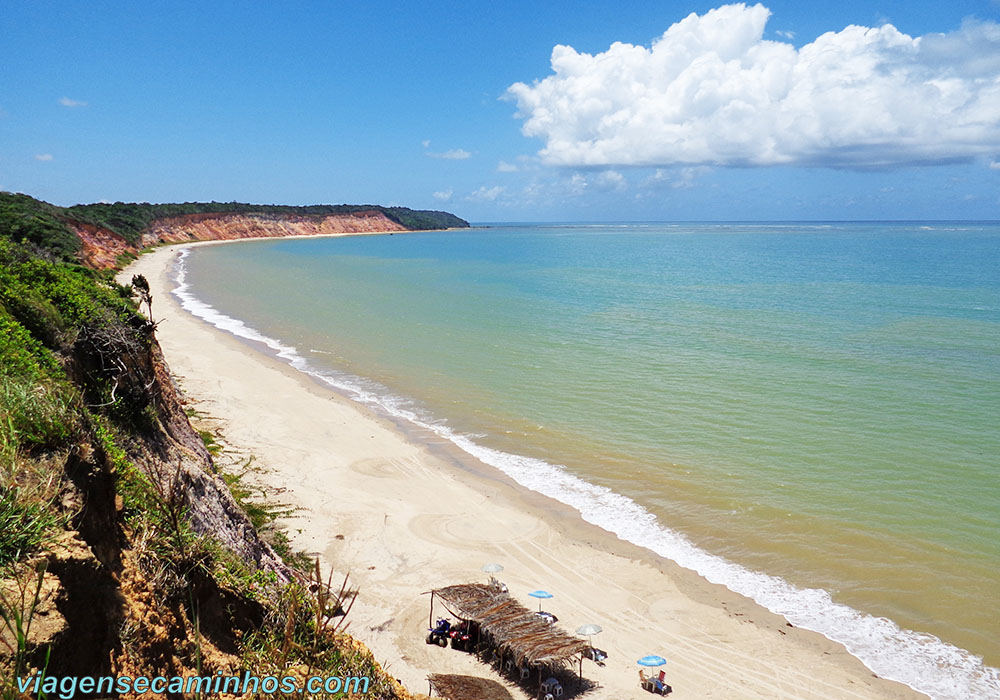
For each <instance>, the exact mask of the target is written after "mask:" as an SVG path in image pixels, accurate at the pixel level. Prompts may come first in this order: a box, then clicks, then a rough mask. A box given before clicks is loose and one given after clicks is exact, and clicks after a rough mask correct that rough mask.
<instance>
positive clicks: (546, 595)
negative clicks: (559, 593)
mask: <svg viewBox="0 0 1000 700" xmlns="http://www.w3.org/2000/svg"><path fill="white" fill-rule="evenodd" d="M528 595H530V596H531V597H532V598H538V610H539V611H541V609H542V599H543V598H551V597H552V594H551V593H549V592H548V591H532V592H531V593H529V594H528ZM664 663H666V662H664Z"/></svg>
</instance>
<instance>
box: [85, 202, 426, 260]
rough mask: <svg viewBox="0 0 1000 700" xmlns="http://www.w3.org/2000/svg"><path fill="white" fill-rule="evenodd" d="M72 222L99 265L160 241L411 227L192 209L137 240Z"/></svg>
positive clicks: (370, 218) (88, 256) (363, 218)
mask: <svg viewBox="0 0 1000 700" xmlns="http://www.w3.org/2000/svg"><path fill="white" fill-rule="evenodd" d="M70 227H71V228H72V229H73V231H74V232H75V233H76V235H77V236H78V237H79V238H80V241H81V243H82V244H83V247H82V249H81V252H80V256H81V258H82V261H83V263H84V264H85V265H87V266H89V267H94V268H98V269H107V268H110V267H114V265H115V261H116V260H117V259H118V257H119V256H120V255H122V254H123V253H137V252H139V251H140V250H141V249H142V248H145V247H147V246H151V245H157V244H160V243H183V242H188V241H230V240H237V239H241V238H278V237H285V236H315V235H328V234H337V233H382V232H390V231H406V230H407V229H406V228H405V227H404V226H402V225H400V224H398V223H396V222H395V221H393V220H391V219H389V218H388V217H387V216H385V215H384V214H383V213H381V212H378V211H362V212H357V213H354V214H334V215H330V216H295V215H283V216H274V215H269V214H188V215H185V216H175V217H170V218H166V219H158V220H157V221H155V222H154V223H153V225H152V226H150V228H149V229H148V230H146V231H145V232H144V233H143V234H142V239H141V241H140V242H139V244H138V245H135V244H131V243H129V242H128V241H126V240H125V239H124V238H122V237H121V236H119V235H118V234H116V233H113V232H111V231H108V230H107V229H104V228H101V227H99V226H94V225H92V224H83V223H75V222H73V223H70Z"/></svg>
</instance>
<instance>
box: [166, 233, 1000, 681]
mask: <svg viewBox="0 0 1000 700" xmlns="http://www.w3.org/2000/svg"><path fill="white" fill-rule="evenodd" d="M189 254H190V250H189V249H184V250H182V251H181V252H180V254H179V255H178V257H177V263H176V266H175V268H174V275H175V279H176V286H175V287H174V289H173V293H174V295H175V296H176V297H177V299H178V300H179V301H180V304H181V306H182V307H183V308H184V309H185V310H187V311H189V312H190V313H191V314H193V315H194V316H197V317H198V318H201V319H202V320H204V321H206V322H208V323H210V324H211V325H213V326H215V327H216V328H219V329H221V330H224V331H227V332H229V333H232V334H233V335H235V336H237V337H240V338H243V339H245V340H249V341H252V342H254V343H260V344H261V345H263V346H265V347H267V348H268V349H269V350H271V351H272V352H273V353H274V354H276V355H277V356H278V357H280V358H282V359H283V360H285V361H287V362H288V363H289V365H291V366H292V367H293V368H294V369H296V370H299V371H301V372H303V373H305V374H307V375H309V376H311V377H314V378H316V379H318V380H320V381H322V382H323V383H325V384H327V385H328V386H330V387H332V388H333V389H335V390H337V391H338V392H340V393H343V394H346V395H347V396H348V397H349V398H351V399H353V400H355V401H358V402H360V403H363V404H366V405H368V406H371V407H374V408H376V409H378V410H380V411H382V412H384V413H386V414H388V415H390V416H393V417H395V418H397V419H402V420H405V421H407V422H409V423H411V424H413V425H416V426H418V427H420V428H423V429H425V430H428V431H430V432H432V433H433V434H435V435H437V436H438V437H440V438H442V439H445V440H448V441H449V442H451V443H452V444H454V445H456V446H457V447H458V448H460V449H461V450H463V451H464V452H466V453H467V454H469V455H471V456H473V457H475V458H476V459H478V460H480V461H481V462H483V463H485V464H487V465H489V466H491V467H494V468H496V469H499V470H500V471H502V472H503V473H504V474H506V475H508V476H510V477H511V478H512V479H514V480H515V481H516V482H517V483H518V484H520V485H521V486H524V487H525V488H528V489H531V490H533V491H536V492H538V493H541V494H543V495H545V496H548V497H549V498H553V499H555V500H557V501H560V502H562V503H564V504H566V505H569V506H571V507H572V508H574V509H576V510H577V511H578V512H579V513H580V515H581V516H582V517H583V519H584V520H586V521H587V522H589V523H591V524H593V525H596V526H598V527H600V528H602V529H604V530H606V531H608V532H610V533H612V534H614V535H617V536H618V537H619V538H621V539H622V540H625V541H627V542H631V543H633V544H636V545H639V546H640V547H644V548H646V549H649V550H650V551H652V552H655V553H656V554H658V555H660V556H663V557H666V558H667V559H670V560H672V561H674V562H676V563H677V564H679V565H680V566H683V567H685V568H687V569H691V570H692V571H695V572H697V573H698V574H700V575H701V576H703V577H704V578H705V579H707V580H708V581H711V582H712V583H717V584H721V585H723V586H725V587H726V588H728V589H729V590H731V591H733V592H735V593H739V594H740V595H743V596H746V597H748V598H751V599H752V600H754V601H756V602H757V603H758V604H760V605H762V606H764V607H765V608H767V609H768V610H770V611H771V612H774V613H777V614H779V615H782V616H783V617H784V618H785V619H787V620H788V621H789V622H791V623H792V624H793V625H795V626H797V627H801V628H804V629H808V630H812V631H814V632H818V633H820V634H822V635H823V636H825V637H827V638H828V639H831V640H833V641H835V642H838V643H840V644H842V645H844V647H845V648H846V649H847V651H848V652H850V653H851V654H852V655H854V656H855V657H857V658H858V659H859V660H860V661H861V662H862V663H864V665H865V666H867V667H868V668H869V669H871V671H872V672H873V673H875V674H876V675H878V676H881V677H882V678H887V679H890V680H894V681H898V682H900V683H904V684H906V685H908V686H910V687H911V688H913V689H914V690H917V691H919V692H922V693H926V694H927V695H929V696H930V697H931V698H932V699H933V700H1000V669H997V668H993V667H990V666H986V665H985V664H984V663H983V660H982V658H981V657H979V656H976V655H974V654H972V653H970V652H968V651H966V650H964V649H961V648H959V647H956V646H954V645H951V644H948V643H946V642H944V641H942V640H940V639H938V638H937V637H935V636H934V635H931V634H926V633H923V632H916V631H913V630H908V629H903V628H901V627H899V625H897V624H896V623H895V622H893V621H892V620H889V619H887V618H885V617H876V616H874V615H869V614H867V613H863V612H860V611H858V610H855V609H854V608H851V607H849V606H847V605H843V604H841V603H837V602H835V601H834V600H833V599H832V598H831V596H830V594H829V593H828V592H827V591H824V590H821V589H815V588H798V587H796V586H793V585H791V584H790V583H788V582H787V581H785V580H784V579H782V578H780V577H777V576H771V575H768V574H764V573H761V572H757V571H752V570H750V569H747V568H746V567H743V566H741V565H739V564H736V563H733V562H730V561H727V560H726V559H723V558H722V557H719V556H716V555H714V554H711V553H709V552H706V551H705V550H703V549H700V548H699V547H696V546H695V545H694V544H692V543H691V542H690V540H688V539H687V538H686V537H684V535H682V534H680V533H678V532H675V531H673V530H671V529H670V528H668V527H665V526H664V525H663V524H662V523H660V522H659V521H658V520H657V519H656V517H655V516H654V515H653V514H652V513H650V512H649V511H647V510H646V509H645V508H643V507H642V506H641V505H639V504H638V503H636V502H635V501H633V500H632V499H630V498H628V497H626V496H623V495H621V494H619V493H615V492H614V491H612V490H611V489H608V488H606V487H603V486H597V485H595V484H591V483H589V482H587V481H585V480H583V479H580V478H579V477H577V476H574V475H573V474H570V473H569V472H568V471H566V469H565V468H564V467H563V466H560V465H555V464H551V463H548V462H545V461H543V460H540V459H535V458H532V457H526V456H523V455H517V454H511V453H507V452H502V451H500V450H495V449H492V448H489V447H485V446H483V445H480V444H478V443H476V442H475V441H474V440H473V439H472V437H473V436H469V435H463V434H460V433H456V432H455V431H453V430H452V429H451V428H449V427H448V426H447V424H445V423H444V422H443V421H440V420H435V419H434V418H433V417H430V416H427V415H424V414H423V412H422V411H420V410H419V409H418V408H417V407H416V406H415V404H414V403H413V402H412V401H410V400H408V399H405V398H403V397H400V396H396V395H393V394H392V393H391V392H390V391H388V390H386V389H385V388H384V387H381V386H378V385H376V384H375V383H374V382H371V381H368V380H365V379H363V378H361V377H355V376H353V375H349V374H347V373H341V372H335V371H331V370H319V369H317V368H316V367H313V366H312V365H310V363H309V362H308V360H307V359H306V358H304V357H303V356H302V355H300V354H299V352H298V351H297V349H296V348H295V347H293V346H291V345H288V344H286V343H283V342H281V341H280V340H277V339H275V338H271V337H269V336H267V335H264V334H263V333H261V332H259V331H257V330H256V329H254V328H252V327H250V326H248V325H247V324H246V323H244V322H243V321H241V320H239V319H235V318H232V317H231V316H227V315H226V314H224V313H222V312H220V311H218V310H217V309H215V308H213V307H212V306H210V305H209V304H206V303H205V302H203V301H201V300H200V299H198V298H197V297H196V296H195V295H194V294H193V293H192V292H191V288H190V285H189V284H188V282H187V267H186V259H187V257H188V255H189Z"/></svg>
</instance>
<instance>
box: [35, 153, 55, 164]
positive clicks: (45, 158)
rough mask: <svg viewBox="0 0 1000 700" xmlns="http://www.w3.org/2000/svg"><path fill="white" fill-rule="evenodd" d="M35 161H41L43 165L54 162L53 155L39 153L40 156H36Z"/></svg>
mask: <svg viewBox="0 0 1000 700" xmlns="http://www.w3.org/2000/svg"><path fill="white" fill-rule="evenodd" d="M35 160H40V161H42V162H43V163H47V162H48V161H50V160H52V154H51V153H39V154H38V155H36V156H35Z"/></svg>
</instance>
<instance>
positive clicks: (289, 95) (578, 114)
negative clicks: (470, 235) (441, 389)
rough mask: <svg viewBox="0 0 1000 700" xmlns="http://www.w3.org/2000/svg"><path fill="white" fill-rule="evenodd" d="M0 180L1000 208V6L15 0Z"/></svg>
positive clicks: (789, 213)
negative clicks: (79, 0)
mask: <svg viewBox="0 0 1000 700" xmlns="http://www.w3.org/2000/svg"><path fill="white" fill-rule="evenodd" d="M0 189H2V190H8V191H16V192H24V193H27V194H30V195H32V196H35V197H38V198H40V199H44V200H46V201H50V202H53V203H55V204H59V205H64V206H65V205H70V204H75V203H81V202H97V201H149V202H173V201H211V200H215V201H243V202H254V203H263V204H271V203H274V204H320V203H323V204H337V203H372V204H384V205H401V206H408V207H412V208H415V209H442V210H447V211H451V212H453V213H455V214H458V215H459V216H461V217H463V218H465V219H468V220H470V221H473V222H489V221H654V220H668V221H718V220H730V221H746V220H871V219H908V220H913V219H979V220H983V219H990V220H995V219H1000V0H954V1H952V2H948V3H942V2H940V1H939V0H934V1H931V0H884V1H861V0H845V1H844V2H839V3H832V2H824V3H809V2H801V0H799V1H798V2H795V1H793V0H770V1H769V2H766V3H765V4H760V5H754V4H740V5H724V4H722V3H721V2H714V3H712V2H707V3H706V2H683V3H682V2H673V1H671V0H661V1H660V2H645V1H638V0H635V1H628V0H626V1H624V2H621V1H619V2H608V1H603V2H590V1H588V0H573V1H569V2H562V1H558V0H554V1H551V2H544V3H530V4H529V3H527V2H516V1H511V2H503V3H495V2H490V3H486V2H475V1H473V0H468V1H466V2H449V3H445V2H421V3H388V2H378V1H369V2H364V3H361V2H358V3H345V2H333V1H328V2H305V1H295V0H289V1H288V2H282V3H275V2H239V3H236V2H232V3H230V2H214V1H213V2H190V3H188V2H164V1H156V2H154V1H145V2H144V1H140V2H129V3H125V2H121V3H118V2H104V1H102V0H90V1H89V2H86V3H81V2H59V1H55V0H54V1H51V2H48V1H47V2H37V1H36V0H4V3H3V8H2V11H0Z"/></svg>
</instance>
